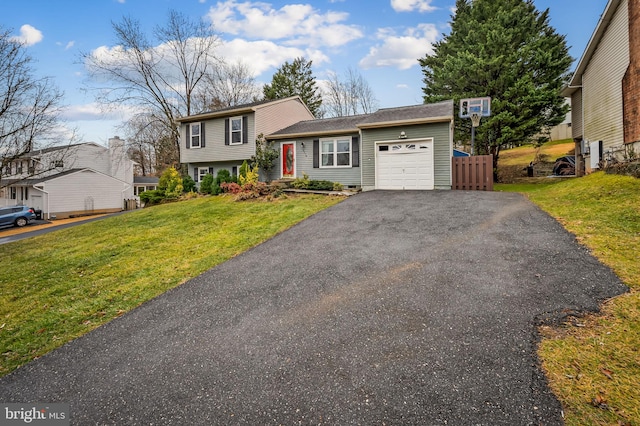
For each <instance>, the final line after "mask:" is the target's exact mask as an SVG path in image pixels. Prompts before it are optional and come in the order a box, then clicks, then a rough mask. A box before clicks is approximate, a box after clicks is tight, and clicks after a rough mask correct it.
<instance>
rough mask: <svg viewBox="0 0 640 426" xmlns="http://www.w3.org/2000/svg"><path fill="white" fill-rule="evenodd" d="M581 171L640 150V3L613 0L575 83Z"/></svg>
mask: <svg viewBox="0 0 640 426" xmlns="http://www.w3.org/2000/svg"><path fill="white" fill-rule="evenodd" d="M562 94H563V96H570V97H571V105H572V118H571V123H572V125H571V127H572V136H573V138H574V140H575V141H576V154H577V155H576V161H577V167H576V168H577V170H578V174H580V171H581V170H583V169H584V170H586V171H587V172H590V171H592V170H595V169H597V168H599V167H600V164H601V163H600V161H602V160H605V161H606V160H610V159H612V158H615V159H617V160H621V159H623V158H624V157H625V156H628V155H629V152H631V151H632V150H633V151H635V153H638V154H640V120H639V119H638V117H640V2H638V1H636V0H631V1H629V0H609V2H608V3H607V5H606V7H605V10H604V12H603V14H602V16H601V18H600V21H599V22H598V25H597V26H596V28H595V31H594V33H593V35H592V36H591V39H590V41H589V44H588V45H587V47H586V49H585V51H584V53H583V55H582V58H581V59H580V62H579V63H578V66H577V67H576V70H575V72H574V74H573V77H572V79H571V81H570V83H569V86H568V87H567V88H565V90H563V93H562Z"/></svg>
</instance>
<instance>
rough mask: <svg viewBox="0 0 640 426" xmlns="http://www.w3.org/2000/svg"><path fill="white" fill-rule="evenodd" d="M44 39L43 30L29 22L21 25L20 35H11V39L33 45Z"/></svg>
mask: <svg viewBox="0 0 640 426" xmlns="http://www.w3.org/2000/svg"><path fill="white" fill-rule="evenodd" d="M42 39H43V36H42V32H41V31H40V30H38V29H36V28H34V27H32V26H31V25H29V24H25V25H23V26H21V27H20V35H19V36H15V37H11V41H16V42H18V43H22V44H25V45H26V46H33V45H34V44H36V43H40V42H41V41H42Z"/></svg>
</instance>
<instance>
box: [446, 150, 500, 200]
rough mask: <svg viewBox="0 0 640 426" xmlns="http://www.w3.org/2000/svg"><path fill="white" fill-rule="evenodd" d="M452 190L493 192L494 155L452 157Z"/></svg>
mask: <svg viewBox="0 0 640 426" xmlns="http://www.w3.org/2000/svg"><path fill="white" fill-rule="evenodd" d="M451 189H462V190H466V191H493V155H472V156H471V157H452V158H451Z"/></svg>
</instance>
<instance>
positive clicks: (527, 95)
mask: <svg viewBox="0 0 640 426" xmlns="http://www.w3.org/2000/svg"><path fill="white" fill-rule="evenodd" d="M419 62H420V65H421V66H422V72H423V74H424V80H423V81H424V83H425V87H424V89H423V92H424V101H425V102H434V101H439V100H443V99H453V100H454V101H455V105H456V107H457V105H458V104H459V100H460V99H463V98H474V97H483V96H491V98H492V102H491V114H492V115H491V117H484V118H482V121H481V123H480V126H479V127H478V128H477V129H476V148H477V152H480V153H490V154H493V161H494V174H495V172H496V171H497V165H498V158H499V155H500V149H501V148H502V147H505V146H509V145H520V144H523V143H527V142H530V141H532V140H533V138H534V137H535V135H538V134H540V132H544V131H545V130H548V129H550V128H551V127H553V126H555V125H557V124H559V123H561V122H562V120H563V119H564V117H565V114H566V113H567V110H568V109H567V106H566V105H565V104H564V99H563V98H562V97H561V95H560V90H561V88H562V86H563V85H564V84H565V83H566V82H567V81H568V77H569V75H568V74H569V67H570V66H571V63H572V58H571V57H570V56H569V52H568V48H567V45H566V40H565V37H564V36H562V35H559V34H557V33H556V31H555V29H554V28H552V27H551V25H550V24H549V11H548V10H545V11H544V12H540V11H538V10H537V9H536V7H535V6H534V4H533V1H532V0H457V1H456V12H455V15H454V16H453V19H452V22H451V32H450V34H449V35H446V36H444V38H443V39H442V40H440V41H439V42H438V43H436V44H435V45H434V53H433V54H432V55H427V56H425V57H424V58H422V59H420V60H419ZM470 128H471V120H469V119H456V139H457V140H468V138H469V135H470Z"/></svg>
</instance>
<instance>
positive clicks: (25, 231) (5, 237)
mask: <svg viewBox="0 0 640 426" xmlns="http://www.w3.org/2000/svg"><path fill="white" fill-rule="evenodd" d="M130 211H135V210H128V211H121V212H117V213H109V214H103V215H99V216H95V217H82V218H75V219H61V220H59V221H56V222H58V223H61V224H59V225H55V226H46V227H44V228H40V227H39V226H40V225H48V224H51V222H49V221H48V220H36V221H34V222H33V223H32V224H30V225H27V226H25V227H24V228H15V227H4V228H0V245H2V244H7V243H12V242H14V241H20V240H24V239H26V238H31V237H37V236H38V235H44V234H48V233H49V232H52V231H59V230H60V229H65V228H71V227H72V226H78V225H82V224H84V223H89V222H95V221H96V220H102V219H106V218H108V217H111V216H118V215H121V214H125V213H129V212H130ZM3 231H7V232H3Z"/></svg>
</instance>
